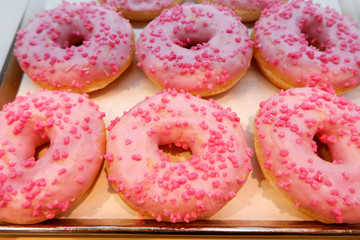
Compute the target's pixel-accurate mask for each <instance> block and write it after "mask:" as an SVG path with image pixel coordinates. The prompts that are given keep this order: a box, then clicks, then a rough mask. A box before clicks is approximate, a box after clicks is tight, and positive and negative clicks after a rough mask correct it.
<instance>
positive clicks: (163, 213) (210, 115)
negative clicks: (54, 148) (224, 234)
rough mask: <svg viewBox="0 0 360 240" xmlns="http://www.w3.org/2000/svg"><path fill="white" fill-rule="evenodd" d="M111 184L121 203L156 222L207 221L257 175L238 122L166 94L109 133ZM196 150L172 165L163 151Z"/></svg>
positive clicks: (210, 104)
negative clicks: (166, 148) (169, 147)
mask: <svg viewBox="0 0 360 240" xmlns="http://www.w3.org/2000/svg"><path fill="white" fill-rule="evenodd" d="M108 130H109V135H108V136H109V138H108V144H107V149H106V155H105V159H106V162H107V171H108V175H109V177H108V180H109V182H110V183H111V184H112V185H113V187H114V189H115V190H116V192H117V193H118V194H119V195H120V197H121V198H122V199H123V200H124V201H125V202H126V203H127V204H128V205H129V206H130V207H131V208H132V209H135V210H137V211H139V212H140V213H141V214H144V215H146V216H149V217H152V218H155V219H156V220H157V221H170V222H173V223H175V222H189V221H193V220H196V219H199V218H205V217H209V216H211V215H213V214H215V213H216V212H218V211H219V210H220V209H221V208H222V207H223V206H224V205H225V204H226V203H227V202H228V201H230V200H231V199H232V198H234V197H235V196H236V194H237V192H238V190H239V189H240V188H241V186H242V185H243V184H244V182H245V181H246V179H247V176H248V174H249V172H250V171H251V169H252V168H251V160H250V157H251V155H252V150H251V149H250V148H248V147H247V143H246V139H245V135H244V132H243V130H242V127H241V125H240V119H239V117H237V115H236V114H235V113H233V112H231V110H230V109H224V108H222V107H221V106H219V105H218V104H216V103H214V101H213V100H210V101H207V100H203V99H200V98H196V97H194V96H192V95H191V94H189V93H183V92H180V93H178V92H177V91H175V90H164V91H163V92H162V93H159V94H158V95H155V96H153V97H151V98H149V97H148V98H146V100H144V101H142V102H140V103H139V104H137V105H136V106H134V107H133V108H132V109H131V110H130V111H128V112H127V113H125V114H124V115H123V116H122V117H121V118H116V119H115V120H113V121H112V123H111V125H110V126H109V127H108ZM168 144H171V145H175V146H177V147H178V148H180V149H191V152H192V156H191V157H190V159H189V160H188V161H171V159H170V158H169V156H167V155H164V154H163V150H160V148H159V146H161V145H168Z"/></svg>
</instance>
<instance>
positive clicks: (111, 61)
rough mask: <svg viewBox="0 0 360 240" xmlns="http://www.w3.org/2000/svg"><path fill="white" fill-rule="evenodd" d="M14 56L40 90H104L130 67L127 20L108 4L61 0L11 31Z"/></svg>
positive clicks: (130, 33)
mask: <svg viewBox="0 0 360 240" xmlns="http://www.w3.org/2000/svg"><path fill="white" fill-rule="evenodd" d="M15 47H16V49H15V51H14V54H15V56H16V57H17V59H18V62H19V64H20V67H21V68H22V69H23V71H24V72H25V73H26V74H27V75H28V76H29V77H30V78H31V80H32V81H33V82H34V83H36V84H37V85H39V86H40V87H42V88H47V89H51V90H68V89H71V90H72V92H78V93H87V92H92V91H95V90H98V89H101V88H104V87H105V86H106V85H108V84H109V83H110V82H112V81H114V80H115V79H116V78H118V77H119V76H120V75H121V73H123V72H124V71H125V70H126V69H127V67H128V66H129V65H130V63H131V61H132V58H133V55H134V50H135V45H134V33H133V30H132V27H131V25H130V23H129V22H128V20H126V19H124V18H123V17H121V14H118V13H117V12H115V11H114V10H113V9H112V8H110V7H109V6H99V5H97V3H96V2H91V3H79V4H76V3H68V2H66V1H63V2H62V4H60V5H59V6H58V7H57V8H54V9H51V10H45V11H43V12H40V13H37V14H36V16H35V18H34V19H32V20H31V22H30V23H29V24H28V25H27V26H26V27H25V28H24V29H20V30H19V31H18V33H17V38H16V43H15Z"/></svg>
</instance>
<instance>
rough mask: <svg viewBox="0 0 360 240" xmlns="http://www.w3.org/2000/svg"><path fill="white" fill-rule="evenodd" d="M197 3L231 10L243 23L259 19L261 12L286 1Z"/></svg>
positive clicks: (199, 1) (229, 0)
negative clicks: (220, 6) (218, 5)
mask: <svg viewBox="0 0 360 240" xmlns="http://www.w3.org/2000/svg"><path fill="white" fill-rule="evenodd" d="M197 2H198V3H203V2H209V3H212V4H221V5H223V6H225V7H228V8H231V9H232V10H233V11H234V12H235V13H236V15H237V16H239V17H241V20H242V21H243V22H253V21H256V20H258V19H259V17H260V15H261V12H262V10H264V9H265V8H269V7H271V6H273V5H275V4H279V3H284V2H287V0H236V1H235V0H197Z"/></svg>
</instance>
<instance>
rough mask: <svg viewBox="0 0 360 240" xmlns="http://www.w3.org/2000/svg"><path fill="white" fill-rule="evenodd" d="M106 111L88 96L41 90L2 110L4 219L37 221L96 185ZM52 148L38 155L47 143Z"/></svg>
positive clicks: (0, 198) (0, 197) (0, 199)
mask: <svg viewBox="0 0 360 240" xmlns="http://www.w3.org/2000/svg"><path fill="white" fill-rule="evenodd" d="M103 116H104V114H103V113H101V112H100V111H99V109H98V106H97V105H95V104H94V102H92V101H90V100H89V99H88V98H87V96H82V95H79V94H75V93H68V92H52V91H49V90H41V91H40V92H38V93H36V94H32V95H27V96H19V97H17V99H16V100H15V101H14V102H12V103H8V104H7V105H4V107H3V110H2V111H1V112H0V126H1V128H0V220H1V221H6V222H11V223H21V224H29V223H37V222H41V221H44V220H47V219H52V218H54V217H55V215H56V214H58V213H60V212H64V211H66V210H67V209H68V208H69V206H70V205H71V204H73V203H74V202H75V201H76V200H77V199H79V198H80V197H81V196H82V195H83V194H84V193H85V192H86V191H87V190H88V188H89V187H90V186H91V184H92V182H93V181H94V179H95V177H96V176H97V174H98V171H99V169H100V167H101V165H102V162H103V155H104V152H105V140H106V139H105V126H104V122H103V120H102V118H103ZM47 142H48V143H49V145H50V146H49V148H48V149H47V151H46V152H45V153H43V155H42V156H40V154H39V156H36V154H37V153H36V151H37V148H38V147H40V146H42V145H43V144H45V143H47Z"/></svg>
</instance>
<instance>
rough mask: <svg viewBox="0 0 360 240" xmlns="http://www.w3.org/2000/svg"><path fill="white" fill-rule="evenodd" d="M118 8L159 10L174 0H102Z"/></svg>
mask: <svg viewBox="0 0 360 240" xmlns="http://www.w3.org/2000/svg"><path fill="white" fill-rule="evenodd" d="M101 1H102V2H104V3H106V4H109V5H110V6H112V7H115V8H116V9H120V10H125V11H132V12H138V13H141V12H144V11H158V10H161V9H164V8H166V7H168V6H170V5H171V3H172V2H174V0H101Z"/></svg>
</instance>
